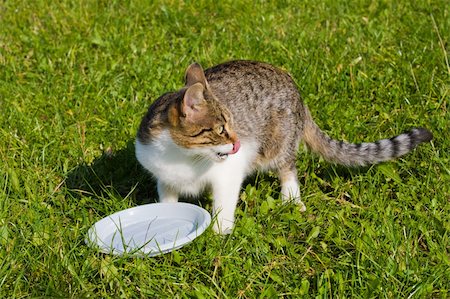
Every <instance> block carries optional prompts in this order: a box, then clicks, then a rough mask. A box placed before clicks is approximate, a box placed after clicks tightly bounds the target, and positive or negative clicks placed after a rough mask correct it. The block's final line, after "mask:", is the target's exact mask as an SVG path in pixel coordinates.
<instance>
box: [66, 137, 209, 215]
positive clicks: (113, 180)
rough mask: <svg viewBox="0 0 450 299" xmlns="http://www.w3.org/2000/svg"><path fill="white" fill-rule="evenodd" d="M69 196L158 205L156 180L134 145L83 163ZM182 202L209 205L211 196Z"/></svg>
mask: <svg viewBox="0 0 450 299" xmlns="http://www.w3.org/2000/svg"><path fill="white" fill-rule="evenodd" d="M65 187H66V189H67V192H69V193H70V194H71V196H72V197H74V198H76V199H81V198H83V197H85V196H90V197H96V198H103V199H105V198H112V197H113V198H122V199H125V198H126V199H127V200H129V201H132V202H133V204H135V205H142V204H148V203H155V202H157V201H158V192H157V189H156V180H155V179H154V178H153V177H152V175H151V174H150V173H149V172H148V171H146V170H145V169H144V168H143V167H142V166H141V165H140V164H139V162H138V161H137V159H136V156H135V146H134V141H133V140H130V141H129V142H128V143H127V144H126V146H125V147H124V148H122V149H119V150H116V151H106V152H104V153H103V154H102V155H101V156H99V157H98V158H96V159H95V160H94V161H93V162H92V163H90V164H87V163H82V164H80V165H78V166H77V167H75V168H74V169H73V170H72V171H70V172H69V173H68V175H67V176H66V180H65ZM180 201H182V202H190V203H194V204H200V205H202V206H203V205H205V204H206V203H207V202H208V197H207V196H200V197H198V198H189V197H181V198H180Z"/></svg>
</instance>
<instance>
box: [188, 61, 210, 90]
mask: <svg viewBox="0 0 450 299" xmlns="http://www.w3.org/2000/svg"><path fill="white" fill-rule="evenodd" d="M185 81H186V86H188V87H189V86H192V85H194V84H196V83H201V84H202V85H203V87H204V88H208V82H207V81H206V77H205V72H204V71H203V68H202V67H201V65H200V64H198V63H193V64H191V65H190V66H188V68H187V69H186V75H185Z"/></svg>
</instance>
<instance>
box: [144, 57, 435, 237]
mask: <svg viewBox="0 0 450 299" xmlns="http://www.w3.org/2000/svg"><path fill="white" fill-rule="evenodd" d="M185 79H186V80H185V83H186V84H185V86H184V87H183V88H181V89H180V90H178V91H175V92H169V93H166V94H164V95H162V96H161V97H160V98H158V99H157V100H156V101H155V102H154V103H153V104H152V105H151V106H150V108H149V110H148V112H147V114H146V115H145V116H144V118H143V119H142V122H141V124H140V127H139V130H138V133H137V138H136V157H137V159H138V161H139V162H140V163H141V164H142V166H143V167H144V168H146V169H147V170H149V171H150V172H151V173H152V174H153V175H154V176H155V177H156V179H157V189H158V195H159V200H160V201H161V202H176V201H178V197H179V196H180V195H198V194H199V193H201V192H202V191H203V190H204V189H206V188H208V189H210V190H212V193H213V214H214V215H216V216H217V219H216V221H215V223H214V226H213V228H214V230H215V231H216V232H218V233H221V234H227V233H230V232H231V231H232V229H233V226H234V221H235V216H234V214H235V209H236V205H237V203H238V199H239V192H240V188H241V184H242V182H243V180H244V179H245V177H246V176H247V175H249V174H251V173H252V172H254V171H256V170H263V171H264V170H272V171H275V172H276V173H277V174H278V176H279V178H280V181H281V197H282V199H283V200H284V201H289V200H293V201H295V202H296V203H297V204H298V205H299V208H300V209H301V210H302V211H304V210H305V209H306V208H305V205H304V204H303V202H302V201H301V199H300V190H299V183H298V178H297V170H296V167H295V162H296V155H297V150H298V147H299V143H300V141H301V140H303V142H304V143H305V144H306V145H307V146H308V147H309V148H310V149H311V150H312V151H313V152H316V153H318V154H320V155H322V156H323V157H324V158H325V159H326V160H328V161H330V162H333V163H338V164H343V165H347V166H359V165H368V164H372V163H378V162H382V161H386V160H389V159H393V158H396V157H399V156H402V155H404V154H406V153H408V152H410V151H411V150H412V149H414V148H415V147H416V146H417V145H418V144H420V143H422V142H426V141H430V140H431V139H432V134H431V132H430V131H428V130H427V129H423V128H414V129H412V130H410V131H409V132H406V133H403V134H401V135H398V136H396V137H393V138H390V139H383V140H379V141H376V142H373V143H359V144H352V143H346V142H343V141H336V140H333V139H331V138H330V137H328V136H327V135H326V134H325V133H324V132H322V131H321V130H320V129H319V127H318V126H317V125H316V123H315V122H314V120H313V119H312V117H311V114H310V112H309V110H308V108H307V107H306V106H305V105H304V104H303V102H302V100H301V97H300V93H299V91H298V90H297V88H296V85H295V83H294V81H293V80H292V78H291V77H290V75H289V74H287V73H286V72H284V71H282V70H280V69H278V68H276V67H274V66H272V65H269V64H266V63H261V62H254V61H230V62H226V63H223V64H220V65H217V66H214V67H212V68H209V69H207V70H206V71H203V69H202V67H201V66H200V65H199V64H196V63H194V64H192V65H190V66H189V67H188V69H187V71H186V76H185Z"/></svg>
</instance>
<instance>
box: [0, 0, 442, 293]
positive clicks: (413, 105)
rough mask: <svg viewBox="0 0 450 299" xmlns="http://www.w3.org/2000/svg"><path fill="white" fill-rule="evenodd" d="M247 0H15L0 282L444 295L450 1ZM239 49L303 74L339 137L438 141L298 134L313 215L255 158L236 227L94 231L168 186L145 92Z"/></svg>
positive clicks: (0, 126) (320, 115)
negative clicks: (412, 145)
mask: <svg viewBox="0 0 450 299" xmlns="http://www.w3.org/2000/svg"><path fill="white" fill-rule="evenodd" d="M249 3H250V2H249V1H241V0H240V1H203V0H199V1H146V0H136V1H84V0H81V1H66V0H63V1H41V0H38V1H2V3H1V4H0V22H1V26H0V112H1V113H0V160H1V162H0V297H8V298H29V297H61V298H85V297H91V298H119V297H122V298H158V297H159V298H160V297H167V298H215V297H217V298H256V297H260V298H273V297H294V298H296V297H302V296H304V297H319V298H323V297H329V298H348V297H357V298H380V297H387V298H423V297H429V298H430V297H432V298H448V297H449V296H450V216H449V215H450V138H449V134H450V132H449V131H450V117H449V111H448V110H449V108H450V104H449V99H450V66H449V56H450V50H449V47H450V46H449V42H450V36H449V32H450V6H449V5H448V1H446V0H437V1H425V0H424V1H394V0H385V1H341V0H337V1H333V0H323V1H312V0H306V1H288V0H286V1H255V2H254V3H252V4H249ZM230 59H252V60H261V61H266V62H269V63H272V64H274V65H277V66H279V67H281V68H283V69H285V70H287V71H288V72H290V73H291V74H292V77H293V78H294V79H295V81H296V83H297V85H298V87H299V90H300V91H301V93H302V96H303V98H304V101H305V102H306V103H307V105H308V106H309V107H310V110H311V111H312V114H313V116H314V117H315V119H316V121H317V123H318V124H319V125H320V126H321V128H323V129H324V130H325V131H326V132H327V133H328V134H329V135H331V136H333V137H334V138H339V139H344V140H347V141H351V142H361V141H363V140H364V141H373V140H377V139H379V138H383V137H391V136H394V135H396V134H399V133H401V132H403V131H405V130H407V129H409V128H411V127H415V126H422V127H427V128H429V129H430V130H431V131H432V132H433V133H434V136H435V138H434V140H433V142H431V143H428V144H425V145H422V146H420V147H419V148H418V149H417V150H415V151H414V152H413V153H411V154H409V155H407V156H404V157H403V158H401V159H398V160H396V161H393V162H388V163H383V164H381V165H377V166H372V167H366V168H361V169H347V168H344V167H339V166H335V165H332V164H329V163H327V162H325V161H323V160H322V159H320V158H319V157H317V156H315V155H314V154H312V153H309V152H307V151H306V150H302V151H301V152H300V153H299V157H298V170H299V179H300V182H301V185H302V186H301V192H302V195H303V200H304V202H305V204H306V205H307V207H308V210H307V212H305V213H301V212H299V211H298V209H297V208H296V207H295V206H294V205H284V206H283V205H281V201H280V200H279V183H278V180H277V179H276V178H275V176H274V175H273V174H271V173H266V174H262V173H258V174H255V176H253V177H251V178H249V179H248V180H247V181H246V182H245V184H244V186H243V193H242V195H241V201H240V203H239V206H238V212H237V218H238V222H237V225H236V229H235V231H234V232H233V234H231V235H229V236H226V237H222V236H218V235H215V234H214V233H213V231H212V230H211V229H208V230H207V231H206V232H205V234H203V235H202V236H201V237H200V238H198V239H196V240H195V242H193V243H191V244H190V245H188V246H187V247H184V248H182V249H180V250H178V251H175V252H172V253H168V254H166V255H163V256H159V257H153V258H131V257H114V256H109V255H105V254H101V253H98V252H97V251H96V250H94V249H91V248H89V247H87V246H86V245H85V243H84V239H85V236H86V233H87V230H88V229H89V227H90V226H91V225H92V224H94V223H95V222H96V221H97V220H99V219H101V218H102V217H105V216H106V215H109V214H111V213H113V212H116V211H119V210H122V209H125V208H129V207H133V206H136V205H140V204H143V203H149V202H154V201H155V200H156V199H157V195H156V192H155V183H154V181H152V179H151V178H150V176H149V175H148V174H147V173H146V172H145V171H143V169H142V168H141V167H140V166H139V165H138V163H137V162H136V159H135V157H134V136H135V133H136V130H137V126H138V124H139V122H140V119H141V117H142V116H143V115H144V113H145V111H146V109H147V108H148V106H149V104H150V103H151V102H152V101H154V100H155V99H156V98H157V97H158V96H159V95H161V94H162V93H164V92H166V91H170V90H174V89H177V88H180V87H181V86H182V84H183V75H184V71H185V69H186V67H187V66H188V65H189V64H190V63H192V62H194V61H198V62H199V63H201V64H202V65H203V66H204V67H205V68H206V67H210V66H213V65H215V64H218V63H220V62H223V61H227V60H230ZM250 113H251V112H250ZM186 200H188V201H190V202H192V203H195V204H198V205H201V206H203V207H205V208H206V209H208V210H209V211H210V210H211V199H210V198H209V197H208V196H207V195H205V196H204V197H202V198H199V199H186Z"/></svg>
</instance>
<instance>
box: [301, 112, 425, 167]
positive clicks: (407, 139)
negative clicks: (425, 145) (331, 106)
mask: <svg viewBox="0 0 450 299" xmlns="http://www.w3.org/2000/svg"><path fill="white" fill-rule="evenodd" d="M305 116H306V119H305V127H304V131H303V141H304V142H305V143H306V145H307V146H308V147H309V148H310V149H311V150H312V151H313V152H316V153H318V154H320V155H321V156H322V157H323V158H324V159H325V160H327V161H329V162H333V163H337V164H342V165H346V166H365V165H369V164H375V163H379V162H383V161H388V160H392V159H394V158H397V157H400V156H403V155H405V154H407V153H409V152H410V151H412V150H413V149H414V148H415V147H416V146H418V145H419V144H420V143H422V142H427V141H430V140H431V139H433V134H432V133H431V132H430V131H429V130H427V129H424V128H413V129H411V130H410V131H408V132H405V133H403V134H400V135H398V136H395V137H392V138H389V139H381V140H378V141H375V142H363V143H347V142H344V141H338V140H334V139H332V138H330V137H329V136H328V135H327V134H325V133H324V132H323V131H322V130H320V128H319V127H318V126H317V124H316V123H315V122H314V120H313V119H312V117H311V114H310V112H309V111H308V108H306V107H305Z"/></svg>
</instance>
